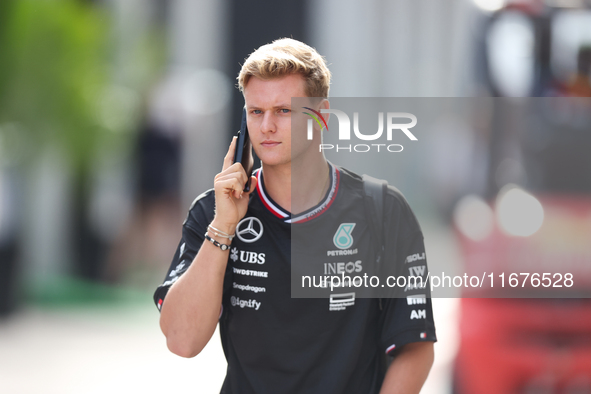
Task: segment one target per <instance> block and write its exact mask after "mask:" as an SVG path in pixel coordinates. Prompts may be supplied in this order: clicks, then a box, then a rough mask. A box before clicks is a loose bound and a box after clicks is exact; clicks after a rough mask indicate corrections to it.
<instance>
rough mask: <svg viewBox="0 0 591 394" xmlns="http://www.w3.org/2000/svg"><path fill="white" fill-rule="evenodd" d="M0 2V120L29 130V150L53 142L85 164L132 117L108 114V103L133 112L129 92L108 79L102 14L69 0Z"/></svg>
mask: <svg viewBox="0 0 591 394" xmlns="http://www.w3.org/2000/svg"><path fill="white" fill-rule="evenodd" d="M0 3H2V5H1V6H0V15H1V16H0V25H1V27H0V53H1V54H0V125H2V124H3V123H7V122H10V123H16V124H18V125H19V126H20V128H21V129H22V130H23V132H24V133H27V134H28V135H27V141H30V142H31V143H30V144H29V145H30V148H33V149H32V150H31V151H30V154H31V157H34V155H35V148H39V147H43V146H45V145H47V144H55V143H57V144H58V146H61V147H62V148H63V149H64V151H65V152H67V154H68V155H69V159H70V161H71V164H72V165H74V166H75V168H76V169H77V170H79V171H82V172H85V171H84V170H86V169H87V166H88V165H89V162H90V159H91V158H92V157H93V152H94V150H95V149H97V147H99V146H101V145H107V146H109V145H112V144H113V140H124V138H122V137H121V135H122V133H121V132H122V131H129V129H131V128H133V126H134V124H135V122H109V121H108V117H109V116H110V114H109V112H108V111H119V114H113V116H115V117H116V116H117V115H118V116H119V117H121V115H122V114H121V112H122V111H131V112H133V111H132V110H133V105H129V102H130V98H129V96H130V95H129V94H127V95H125V94H120V93H117V92H120V91H121V90H122V89H113V88H112V87H111V86H110V79H109V76H110V72H111V70H110V55H111V53H112V50H111V48H110V46H109V37H110V36H111V29H110V20H109V18H108V14H106V13H105V11H104V10H101V9H100V8H97V7H94V6H92V5H89V4H88V3H85V2H80V1H75V0H52V1H44V0H1V1H0ZM114 90H115V91H116V94H113V91H114ZM123 90H124V89H123ZM128 91H131V90H130V89H128ZM131 92H133V91H131ZM131 96H132V99H133V97H135V96H134V95H133V93H132V94H131ZM136 96H137V95H136ZM132 101H133V100H132ZM136 101H137V100H136ZM126 103H127V104H128V105H126ZM136 107H137V106H136ZM136 112H137V111H136ZM123 116H128V117H129V118H131V119H134V120H135V118H134V114H133V113H124V114H123ZM135 117H137V114H135ZM126 128H127V129H128V130H123V129H126ZM109 140H110V141H109Z"/></svg>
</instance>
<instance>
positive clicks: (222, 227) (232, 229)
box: [209, 218, 238, 235]
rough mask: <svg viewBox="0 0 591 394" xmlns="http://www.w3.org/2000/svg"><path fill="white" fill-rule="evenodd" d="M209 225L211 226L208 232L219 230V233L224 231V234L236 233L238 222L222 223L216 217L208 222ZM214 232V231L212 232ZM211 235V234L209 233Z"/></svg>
mask: <svg viewBox="0 0 591 394" xmlns="http://www.w3.org/2000/svg"><path fill="white" fill-rule="evenodd" d="M209 226H210V227H211V228H212V230H210V232H212V233H213V232H214V231H217V232H220V233H225V234H231V235H233V234H236V227H237V226H238V224H237V223H236V224H234V225H232V224H227V223H223V222H222V221H220V220H217V219H216V218H214V219H213V221H212V222H211V223H210V224H209ZM214 234H215V233H214ZM210 235H211V234H210Z"/></svg>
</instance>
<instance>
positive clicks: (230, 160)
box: [222, 136, 238, 171]
mask: <svg viewBox="0 0 591 394" xmlns="http://www.w3.org/2000/svg"><path fill="white" fill-rule="evenodd" d="M237 139H238V137H236V136H234V137H233V138H232V143H231V144H230V148H228V153H226V156H225V157H224V165H223V167H222V171H225V170H227V169H228V168H229V167H230V166H231V165H232V164H234V152H235V151H236V140H237Z"/></svg>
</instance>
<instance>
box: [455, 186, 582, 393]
mask: <svg viewBox="0 0 591 394" xmlns="http://www.w3.org/2000/svg"><path fill="white" fill-rule="evenodd" d="M538 198H539V201H540V202H541V203H542V206H543V207H544V224H543V225H542V227H541V228H540V230H538V232H536V233H535V234H533V235H531V236H529V237H513V236H509V235H506V234H504V233H503V232H502V231H500V229H499V228H498V227H496V228H495V229H494V230H493V232H492V233H491V234H490V235H489V237H487V238H486V239H484V240H482V241H473V240H470V239H469V238H467V237H464V236H463V235H462V234H461V233H460V232H458V237H459V240H460V246H461V249H462V255H463V256H464V259H465V264H466V271H467V272H468V274H469V275H471V274H475V275H476V274H477V273H479V274H480V275H481V274H482V272H483V271H487V272H495V276H496V275H498V274H499V273H502V272H504V273H505V288H500V286H499V285H500V281H499V280H498V276H497V277H496V279H495V281H496V282H495V283H496V284H495V287H494V288H492V289H491V288H488V289H486V288H485V289H476V290H475V291H474V290H473V291H472V292H466V293H465V294H464V296H465V297H471V296H473V297H475V296H480V297H508V296H510V294H512V293H511V291H513V290H518V291H522V292H525V295H526V296H527V295H528V294H529V296H532V297H533V296H534V295H542V296H544V297H548V296H551V295H552V294H553V293H552V292H553V291H561V296H568V291H572V292H574V294H585V293H586V294H588V293H589V288H590V284H591V244H590V242H589V241H591V199H589V198H588V197H573V196H546V197H538ZM512 272H516V273H519V272H529V273H530V274H531V273H535V272H538V273H542V272H552V273H553V272H571V273H572V274H573V275H574V282H575V286H573V287H572V288H570V289H566V288H562V289H553V288H547V289H541V288H537V289H535V288H531V287H530V288H527V286H526V288H525V289H523V288H521V280H520V281H519V287H518V288H516V289H511V288H510V287H509V286H508V281H507V278H508V275H509V274H510V273H512ZM541 290H543V292H542V293H539V291H541ZM556 294H558V292H557V293H556ZM461 313H462V317H461V320H460V332H461V344H460V349H459V352H458V355H457V358H456V376H455V385H456V393H457V394H500V393H502V394H505V393H515V394H517V393H524V394H530V393H532V394H533V393H536V394H537V393H544V394H546V393H548V394H557V393H561V394H571V393H591V299H590V298H585V299H576V298H561V299H553V298H521V299H515V298H463V299H462V300H461Z"/></svg>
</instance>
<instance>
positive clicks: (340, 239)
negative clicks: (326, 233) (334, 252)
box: [332, 223, 355, 249]
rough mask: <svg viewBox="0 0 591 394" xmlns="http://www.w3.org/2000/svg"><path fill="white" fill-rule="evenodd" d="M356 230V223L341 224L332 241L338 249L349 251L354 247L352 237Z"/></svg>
mask: <svg viewBox="0 0 591 394" xmlns="http://www.w3.org/2000/svg"><path fill="white" fill-rule="evenodd" d="M354 228H355V223H341V225H340V226H339V228H338V229H337V232H336V233H335V234H334V237H333V239H332V240H333V242H334V244H335V246H336V247H337V248H339V249H347V248H350V247H351V245H353V237H352V236H351V232H353V229H354Z"/></svg>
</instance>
